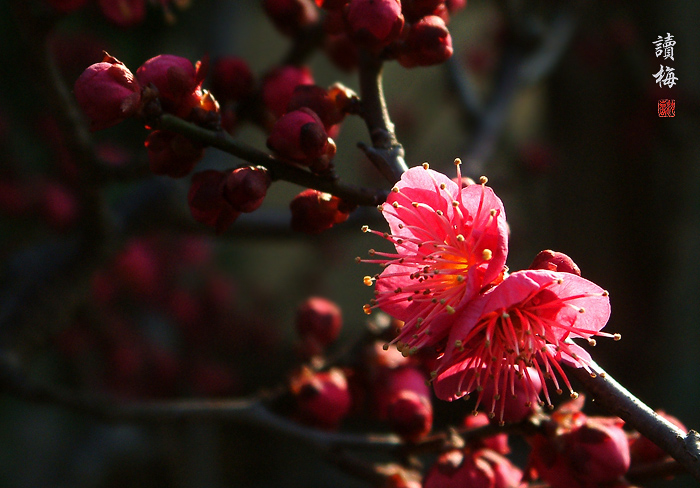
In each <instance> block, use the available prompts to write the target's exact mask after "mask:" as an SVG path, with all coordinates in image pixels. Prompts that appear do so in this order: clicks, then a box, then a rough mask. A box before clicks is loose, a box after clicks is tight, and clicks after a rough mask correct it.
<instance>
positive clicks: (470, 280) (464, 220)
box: [364, 161, 508, 353]
mask: <svg viewBox="0 0 700 488" xmlns="http://www.w3.org/2000/svg"><path fill="white" fill-rule="evenodd" d="M456 163H457V174H458V181H460V179H459V178H461V175H460V174H459V162H458V161H456ZM380 210H381V211H382V213H383V215H384V217H385V218H386V220H387V222H388V223H389V227H390V229H391V233H381V232H378V231H371V232H374V233H375V234H378V235H382V236H384V237H385V238H386V239H388V240H390V241H391V242H392V243H393V244H394V246H395V247H396V252H395V253H384V252H379V251H374V250H370V255H372V256H374V258H373V259H369V260H365V262H375V263H379V264H381V265H382V266H385V269H384V271H383V272H382V273H381V274H379V275H375V276H374V277H365V283H366V284H368V285H371V284H372V283H373V282H374V283H376V288H375V298H374V299H373V300H372V301H371V303H370V304H369V305H366V306H365V311H366V312H368V313H369V311H370V309H371V308H375V307H378V308H381V309H382V310H384V311H385V312H387V313H388V314H390V315H392V316H393V317H395V318H397V319H399V320H402V321H403V322H404V326H403V327H402V329H401V331H400V333H399V336H398V337H397V339H396V341H395V342H396V345H397V347H398V348H399V349H401V350H402V351H403V352H405V353H410V352H412V351H415V350H416V349H417V348H420V347H423V346H427V345H433V344H436V343H437V342H439V341H441V340H442V339H444V338H445V337H446V336H447V335H448V333H449V331H450V326H451V325H452V322H453V321H454V317H455V314H456V312H458V311H460V310H461V308H462V307H463V305H465V304H467V303H468V302H469V301H470V300H472V299H473V298H474V297H475V296H476V295H477V294H478V293H479V292H480V291H482V290H483V289H484V288H485V287H488V286H489V285H490V284H491V283H493V282H495V281H498V280H500V279H501V278H502V275H503V271H504V265H505V261H506V256H507V253H508V227H507V224H506V220H505V210H504V208H503V203H502V202H501V200H500V199H499V198H498V197H497V196H496V195H495V194H494V192H493V190H492V189H491V188H489V187H487V186H485V179H484V180H483V183H482V184H474V185H469V186H467V187H465V188H461V187H460V185H458V184H457V183H455V182H454V181H452V180H451V179H449V178H448V177H447V176H445V175H443V174H441V173H438V172H436V171H433V170H431V169H429V168H428V165H427V164H424V165H423V166H418V167H414V168H411V169H409V170H408V171H406V172H405V173H404V175H403V176H402V177H401V181H399V182H398V183H397V184H396V186H395V187H394V188H393V189H392V192H391V193H390V195H389V197H388V198H387V201H386V203H384V204H383V205H382V206H381V207H380ZM364 230H365V231H370V229H369V228H367V227H365V228H364Z"/></svg>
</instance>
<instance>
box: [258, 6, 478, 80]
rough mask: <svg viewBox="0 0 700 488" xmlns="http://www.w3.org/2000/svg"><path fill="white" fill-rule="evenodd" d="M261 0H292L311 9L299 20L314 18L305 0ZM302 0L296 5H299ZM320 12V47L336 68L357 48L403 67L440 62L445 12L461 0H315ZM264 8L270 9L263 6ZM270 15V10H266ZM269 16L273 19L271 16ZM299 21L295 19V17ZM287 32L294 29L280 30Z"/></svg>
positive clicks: (351, 60) (352, 58)
mask: <svg viewBox="0 0 700 488" xmlns="http://www.w3.org/2000/svg"><path fill="white" fill-rule="evenodd" d="M266 3H267V4H280V5H281V4H284V5H287V6H288V7H289V5H290V4H296V5H297V7H296V8H297V10H304V11H308V12H312V13H311V14H309V15H307V16H305V17H304V19H303V22H304V25H308V24H309V23H312V22H314V21H315V20H316V14H315V12H313V11H312V10H310V5H309V4H311V0H293V1H289V0H268V2H266ZM302 4H304V5H305V6H304V8H303V9H302V8H301V7H300V6H301V5H302ZM316 4H317V5H318V6H319V7H321V8H322V9H323V10H325V11H326V15H325V17H324V20H323V22H324V31H325V33H326V40H325V44H326V52H327V53H328V55H329V57H330V58H331V60H333V61H334V62H335V64H337V65H338V66H339V67H340V68H342V69H351V68H352V67H354V66H355V65H356V63H357V59H358V49H366V50H369V51H370V52H372V53H374V54H376V55H381V56H383V57H385V58H393V59H397V60H398V61H399V63H400V64H401V65H402V66H404V67H406V68H412V67H415V66H431V65H435V64H440V63H442V62H444V61H445V60H447V59H448V58H449V57H450V56H452V52H453V49H452V38H451V36H450V33H449V30H448V29H447V24H448V23H449V20H450V14H451V13H453V12H455V11H457V10H459V9H461V8H463V7H464V5H465V4H466V2H463V1H459V2H450V1H445V0H403V1H400V0H316ZM267 11H268V13H269V12H270V10H269V9H268V10H267ZM271 16H272V15H271ZM272 18H273V21H274V19H275V17H274V16H272ZM299 26H301V20H300V21H299ZM285 32H287V33H294V32H295V30H291V31H290V29H289V28H287V29H286V31H285Z"/></svg>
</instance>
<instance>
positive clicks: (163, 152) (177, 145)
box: [145, 130, 204, 178]
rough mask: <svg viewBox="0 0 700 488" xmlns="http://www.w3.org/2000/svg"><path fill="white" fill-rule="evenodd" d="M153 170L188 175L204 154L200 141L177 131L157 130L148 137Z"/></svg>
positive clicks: (150, 163) (157, 173) (176, 175)
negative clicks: (197, 141) (195, 140)
mask: <svg viewBox="0 0 700 488" xmlns="http://www.w3.org/2000/svg"><path fill="white" fill-rule="evenodd" d="M145 145H146V148H147V149H148V162H149V166H150V168H151V172H153V174H156V175H167V176H171V177H173V178H182V177H183V176H186V175H188V174H189V173H190V172H191V171H192V170H193V169H194V167H195V165H196V164H197V163H198V162H199V160H200V159H202V156H204V149H203V148H202V146H201V145H200V144H199V143H196V142H194V141H192V140H191V139H189V138H187V137H185V136H183V135H182V134H177V133H175V132H170V131H163V130H155V131H153V132H151V133H150V134H149V135H148V138H147V139H146V143H145Z"/></svg>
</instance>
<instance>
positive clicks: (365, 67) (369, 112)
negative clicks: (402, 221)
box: [358, 51, 408, 184]
mask: <svg viewBox="0 0 700 488" xmlns="http://www.w3.org/2000/svg"><path fill="white" fill-rule="evenodd" d="M359 69H360V73H359V75H360V100H361V102H362V118H363V119H364V120H365V124H367V129H368V130H369V135H370V139H371V140H372V147H369V146H367V145H366V144H363V143H360V144H358V145H359V147H360V148H361V149H362V150H363V151H364V152H365V154H366V155H367V157H368V158H369V160H370V161H371V162H372V164H374V165H375V166H376V167H377V169H378V170H379V171H380V172H381V173H382V175H383V176H384V177H385V178H386V179H387V180H389V182H391V183H392V184H393V183H396V182H397V181H398V180H399V179H401V175H402V174H403V173H404V171H406V170H407V169H408V166H406V161H404V150H403V146H402V145H401V144H400V143H399V141H398V140H397V139H396V134H395V132H394V124H393V123H392V122H391V119H390V118H389V111H388V110H387V107H386V101H385V99H384V89H383V87H382V60H381V59H379V58H378V57H376V56H373V55H371V54H369V53H368V52H366V51H362V52H361V53H360V68H359Z"/></svg>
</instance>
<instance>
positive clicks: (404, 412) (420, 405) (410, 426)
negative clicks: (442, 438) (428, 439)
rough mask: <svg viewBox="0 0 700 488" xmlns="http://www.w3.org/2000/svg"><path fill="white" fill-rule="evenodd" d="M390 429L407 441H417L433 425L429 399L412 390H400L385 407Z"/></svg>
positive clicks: (426, 433)
mask: <svg viewBox="0 0 700 488" xmlns="http://www.w3.org/2000/svg"><path fill="white" fill-rule="evenodd" d="M387 413H388V419H389V425H390V426H391V429H392V430H393V431H394V432H396V433H397V434H398V435H400V436H401V437H402V438H403V439H404V440H406V441H408V442H418V441H419V440H421V439H422V438H423V437H425V436H426V435H428V434H429V433H430V430H431V429H432V427H433V406H432V405H431V403H430V399H429V398H427V397H424V396H421V395H418V394H416V393H415V392H412V391H401V392H399V393H398V394H397V395H396V397H395V398H394V399H393V400H392V402H391V403H389V406H388V407H387Z"/></svg>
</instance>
